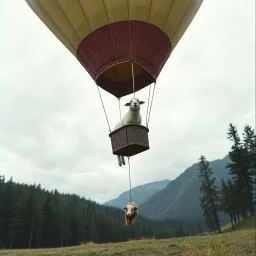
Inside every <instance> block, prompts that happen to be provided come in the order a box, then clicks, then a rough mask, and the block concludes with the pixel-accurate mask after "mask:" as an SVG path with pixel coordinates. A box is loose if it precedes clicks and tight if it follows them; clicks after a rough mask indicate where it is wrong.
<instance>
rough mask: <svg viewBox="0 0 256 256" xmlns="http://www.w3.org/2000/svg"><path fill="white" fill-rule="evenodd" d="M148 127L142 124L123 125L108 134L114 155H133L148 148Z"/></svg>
mask: <svg viewBox="0 0 256 256" xmlns="http://www.w3.org/2000/svg"><path fill="white" fill-rule="evenodd" d="M148 132H149V129H148V128H147V127H145V126H143V125H138V124H129V125H125V126H123V127H121V128H119V129H117V130H115V131H113V132H111V133H110V134H109V137H110V139H111V144H112V150H113V154H114V155H121V156H127V157H129V156H134V155H136V154H139V153H141V152H143V151H145V150H148V149H149V142H148Z"/></svg>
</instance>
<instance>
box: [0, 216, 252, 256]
mask: <svg viewBox="0 0 256 256" xmlns="http://www.w3.org/2000/svg"><path fill="white" fill-rule="evenodd" d="M255 220H256V218H255V217H250V218H248V219H246V220H244V221H242V222H241V223H240V224H238V225H237V226H236V231H231V227H230V226H226V227H224V232H223V233H222V234H213V235H212V234H211V235H205V236H191V237H184V238H172V239H163V240H156V239H150V240H149V239H145V240H144V239H141V240H137V241H129V242H123V243H108V244H94V243H88V244H84V245H81V246H76V247H67V248H57V249H39V250H35V249H30V250H28V249H26V250H4V251H0V255H6V256H32V255H33V256H34V255H35V256H43V255H45V256H46V255H47V256H71V255H72V256H73V255H74V256H99V255H101V256H110V255H112V256H128V255H129V256H133V255H134V256H135V255H138V256H140V255H142V256H143V255H147V256H151V255H174V256H181V255H184V256H208V255H209V256H226V255H230V256H243V255H251V256H254V255H256V248H255Z"/></svg>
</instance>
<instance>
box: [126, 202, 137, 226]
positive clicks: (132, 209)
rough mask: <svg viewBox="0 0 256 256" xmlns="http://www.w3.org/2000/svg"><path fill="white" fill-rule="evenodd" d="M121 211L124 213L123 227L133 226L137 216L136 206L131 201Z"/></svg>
mask: <svg viewBox="0 0 256 256" xmlns="http://www.w3.org/2000/svg"><path fill="white" fill-rule="evenodd" d="M122 210H123V211H125V214H124V218H125V226H128V225H129V224H134V222H135V219H136V217H137V216H138V215H139V207H138V205H137V204H136V203H135V202H132V201H131V202H129V203H128V204H127V205H126V206H125V207H124V208H122Z"/></svg>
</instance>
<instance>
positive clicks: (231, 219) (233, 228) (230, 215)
mask: <svg viewBox="0 0 256 256" xmlns="http://www.w3.org/2000/svg"><path fill="white" fill-rule="evenodd" d="M228 214H229V218H230V221H231V225H232V230H235V226H234V223H233V218H232V214H231V213H228Z"/></svg>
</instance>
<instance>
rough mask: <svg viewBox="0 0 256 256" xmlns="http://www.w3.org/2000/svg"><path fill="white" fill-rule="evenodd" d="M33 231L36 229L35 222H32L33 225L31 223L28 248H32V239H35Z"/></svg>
mask: <svg viewBox="0 0 256 256" xmlns="http://www.w3.org/2000/svg"><path fill="white" fill-rule="evenodd" d="M33 229H34V221H32V223H31V228H30V235H29V242H28V248H31V242H32V238H33Z"/></svg>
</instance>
